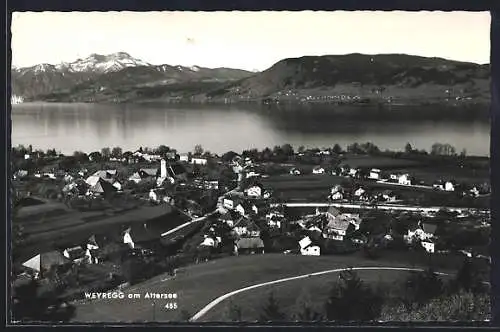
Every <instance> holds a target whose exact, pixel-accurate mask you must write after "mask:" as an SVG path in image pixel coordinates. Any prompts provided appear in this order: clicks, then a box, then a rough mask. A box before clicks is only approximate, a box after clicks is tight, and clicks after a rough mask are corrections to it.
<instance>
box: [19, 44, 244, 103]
mask: <svg viewBox="0 0 500 332" xmlns="http://www.w3.org/2000/svg"><path fill="white" fill-rule="evenodd" d="M252 74H253V73H251V72H247V71H244V70H239V69H230V68H214V69H211V68H203V67H198V66H193V67H183V66H170V65H160V66H155V65H151V64H148V63H146V62H144V61H142V60H139V59H136V58H133V57H132V56H130V55H129V54H127V53H125V52H118V53H114V54H109V55H99V54H92V55H90V56H89V57H87V58H85V59H78V60H76V61H74V62H71V63H61V64H59V65H51V64H40V65H36V66H33V67H27V68H13V69H12V70H11V77H12V93H13V94H15V95H18V96H22V97H24V98H25V99H27V100H44V99H47V98H49V99H50V96H56V97H55V99H58V98H62V99H63V100H64V96H69V95H74V96H75V98H76V99H78V96H79V95H81V94H88V92H89V91H91V92H92V93H94V94H98V93H102V94H103V95H104V94H106V95H108V96H110V95H111V94H112V93H113V91H119V90H120V89H124V88H128V89H130V88H131V87H138V88H140V87H144V86H150V87H154V86H158V85H160V86H161V85H168V84H172V83H179V82H188V81H212V82H226V81H231V80H237V79H241V78H245V77H248V76H250V75H252Z"/></svg>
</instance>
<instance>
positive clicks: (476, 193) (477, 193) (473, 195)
mask: <svg viewBox="0 0 500 332" xmlns="http://www.w3.org/2000/svg"><path fill="white" fill-rule="evenodd" d="M469 193H470V195H471V196H472V197H478V196H479V190H478V189H477V188H476V187H474V188H472V189H471V190H469Z"/></svg>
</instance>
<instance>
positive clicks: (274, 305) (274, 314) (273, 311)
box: [259, 292, 286, 322]
mask: <svg viewBox="0 0 500 332" xmlns="http://www.w3.org/2000/svg"><path fill="white" fill-rule="evenodd" d="M285 320H286V315H285V313H284V312H282V311H281V308H280V305H279V302H278V301H277V300H276V298H275V297H274V293H272V292H271V293H270V294H269V297H268V299H267V303H266V304H265V306H264V307H263V308H262V312H261V314H260V317H259V321H261V322H269V321H285Z"/></svg>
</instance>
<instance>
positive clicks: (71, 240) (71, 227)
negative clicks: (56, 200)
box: [19, 204, 185, 259]
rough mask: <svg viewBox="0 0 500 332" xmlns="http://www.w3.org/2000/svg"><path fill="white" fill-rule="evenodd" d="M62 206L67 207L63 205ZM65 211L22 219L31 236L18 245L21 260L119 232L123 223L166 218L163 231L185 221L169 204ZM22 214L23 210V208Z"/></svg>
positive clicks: (26, 230)
mask: <svg viewBox="0 0 500 332" xmlns="http://www.w3.org/2000/svg"><path fill="white" fill-rule="evenodd" d="M51 205H52V204H51ZM61 205H62V206H64V204H61ZM42 206H43V205H36V206H32V207H29V208H30V209H33V208H39V207H40V208H41V207H42ZM52 207H53V208H55V209H56V210H59V209H62V208H60V206H59V205H58V204H53V205H52ZM64 211H65V212H66V213H63V214H61V213H60V211H58V212H57V213H54V215H52V214H53V213H51V212H50V210H47V211H46V213H45V214H42V215H41V216H42V218H41V219H39V220H33V221H31V220H29V219H26V218H25V219H24V220H23V221H20V224H22V225H23V227H24V228H25V233H26V234H28V237H27V240H26V244H25V245H24V246H23V247H20V248H19V255H20V256H19V259H28V258H30V257H31V256H32V255H35V254H36V253H39V252H43V251H50V250H53V249H54V248H56V247H58V246H64V245H74V244H75V243H79V242H80V241H85V240H87V239H88V238H89V237H90V236H91V235H93V234H103V233H108V232H112V233H117V234H119V232H120V231H121V227H122V226H124V225H129V224H132V223H141V222H142V223H143V222H147V221H148V222H150V221H154V220H156V219H158V218H160V219H162V220H164V224H165V222H166V223H168V225H165V226H163V227H164V229H163V231H166V230H167V229H171V228H173V227H176V226H178V225H180V224H182V223H184V222H185V220H184V219H183V218H176V217H175V216H174V215H171V213H172V208H171V207H170V206H168V205H160V206H141V207H138V208H136V209H132V210H129V211H121V213H120V212H117V213H116V214H108V213H103V212H102V211H99V212H79V211H75V210H70V209H66V210H64ZM20 213H23V212H22V210H21V211H20ZM28 216H29V214H28ZM43 216H45V217H43ZM25 217H26V215H25ZM163 218H165V219H163ZM165 227H166V229H165Z"/></svg>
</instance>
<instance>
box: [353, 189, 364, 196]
mask: <svg viewBox="0 0 500 332" xmlns="http://www.w3.org/2000/svg"><path fill="white" fill-rule="evenodd" d="M365 193H366V190H364V189H363V188H362V187H359V188H358V189H356V191H355V192H354V196H355V197H358V198H360V197H362V196H363V195H364V194H365Z"/></svg>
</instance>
